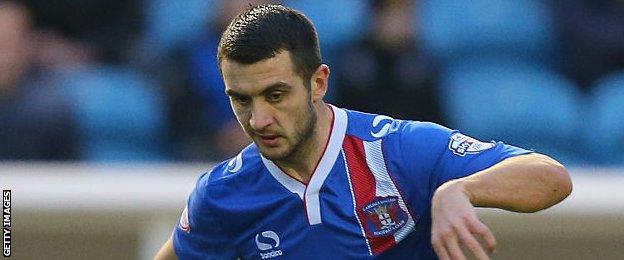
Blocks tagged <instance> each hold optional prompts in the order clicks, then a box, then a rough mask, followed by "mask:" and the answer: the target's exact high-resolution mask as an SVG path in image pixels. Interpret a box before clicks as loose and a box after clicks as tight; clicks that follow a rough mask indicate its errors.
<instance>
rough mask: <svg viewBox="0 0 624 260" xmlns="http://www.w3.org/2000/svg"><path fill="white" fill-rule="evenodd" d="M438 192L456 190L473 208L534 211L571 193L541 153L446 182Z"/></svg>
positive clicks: (556, 166) (566, 179)
mask: <svg viewBox="0 0 624 260" xmlns="http://www.w3.org/2000/svg"><path fill="white" fill-rule="evenodd" d="M451 186H453V187H451ZM440 189H459V190H461V191H463V192H464V193H465V194H466V196H467V197H468V199H469V200H470V202H471V203H472V205H474V206H476V207H492V208H501V209H505V210H510V211H516V212H535V211H539V210H542V209H545V208H548V207H550V206H553V205H555V204H557V203H558V202H560V201H562V200H563V199H565V198H566V197H567V196H568V195H569V194H570V192H571V191H572V182H571V180H570V176H569V174H568V172H567V171H566V169H565V168H564V167H563V166H562V165H561V164H560V163H558V162H557V161H555V160H553V159H551V158H550V157H547V156H544V155H541V154H528V155H521V156H516V157H512V158H509V159H506V160H504V161H502V162H500V163H498V164H496V165H494V166H492V167H490V168H488V169H485V170H483V171H480V172H478V173H475V174H473V175H470V176H467V177H464V178H461V179H457V180H453V181H450V182H447V183H445V184H444V185H442V186H441V187H440Z"/></svg>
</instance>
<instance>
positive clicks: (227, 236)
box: [173, 106, 530, 259]
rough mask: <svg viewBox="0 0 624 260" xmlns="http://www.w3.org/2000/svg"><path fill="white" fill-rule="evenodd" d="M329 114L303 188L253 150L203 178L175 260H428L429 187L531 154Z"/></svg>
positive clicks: (380, 120) (383, 120)
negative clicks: (325, 132) (329, 124)
mask: <svg viewBox="0 0 624 260" xmlns="http://www.w3.org/2000/svg"><path fill="white" fill-rule="evenodd" d="M331 108H332V111H333V113H334V117H333V118H334V119H333V122H332V129H331V134H330V137H329V141H328V143H327V147H326V149H325V152H324V154H323V156H322V157H321V160H320V161H319V163H318V166H317V167H316V169H315V171H314V174H313V175H312V177H311V179H310V181H309V183H307V184H304V183H301V182H299V181H297V180H296V179H294V178H292V177H290V176H289V175H288V174H286V173H284V172H283V171H282V170H281V169H280V168H279V167H278V166H277V165H275V164H274V163H273V162H272V161H270V160H268V159H266V158H264V157H263V156H262V155H261V154H260V153H259V151H258V148H257V147H256V146H255V145H253V144H252V145H250V146H248V147H247V148H245V149H244V150H243V151H241V152H240V154H238V155H237V156H236V157H235V158H233V159H231V160H229V161H225V162H222V163H221V164H219V165H217V166H216V167H214V169H213V170H212V171H210V172H208V173H205V174H204V175H202V176H201V177H200V178H199V180H198V181H197V185H196V187H195V189H194V190H193V192H192V193H191V195H190V197H189V200H188V204H187V207H186V208H185V209H184V211H183V213H182V217H181V218H180V223H179V224H178V225H177V226H176V228H175V231H174V235H173V243H174V249H175V252H176V254H177V256H178V257H179V258H181V259H236V258H242V259H272V258H284V259H367V258H379V259H385V258H387V259H436V258H437V257H436V255H435V253H434V251H433V249H432V247H431V242H430V237H431V234H430V233H431V213H430V211H431V198H432V196H433V193H434V191H435V190H436V188H438V187H439V186H440V185H441V184H443V183H444V182H446V181H449V180H451V179H456V178H461V177H464V176H467V175H470V174H473V173H475V172H478V171H480V170H483V169H485V168H488V167H490V166H492V165H494V164H496V163H498V162H500V161H502V160H503V159H505V158H508V157H511V156H515V155H520V154H526V153H529V152H530V151H527V150H524V149H520V148H517V147H513V146H510V145H506V144H503V143H501V142H481V141H478V140H476V139H473V138H470V137H468V136H466V135H463V134H461V133H459V132H457V131H453V130H450V129H448V128H445V127H442V126H440V125H437V124H434V123H428V122H416V121H406V120H395V119H392V118H390V117H388V116H383V115H373V114H366V113H361V112H356V111H350V110H345V109H340V108H336V107H333V106H331Z"/></svg>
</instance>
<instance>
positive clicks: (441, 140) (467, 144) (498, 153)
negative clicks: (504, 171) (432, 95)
mask: <svg viewBox="0 0 624 260" xmlns="http://www.w3.org/2000/svg"><path fill="white" fill-rule="evenodd" d="M400 135H401V137H400V147H401V148H400V149H401V154H402V162H403V164H404V168H406V169H407V171H409V172H410V173H408V174H411V173H412V172H416V173H418V175H419V176H420V177H421V181H422V177H423V176H424V177H425V178H426V179H427V180H428V186H429V191H430V192H433V191H435V189H437V187H439V186H440V185H442V184H444V183H445V182H447V181H449V180H452V179H457V178H461V177H465V176H468V175H471V174H473V173H475V172H478V171H481V170H483V169H486V168H488V167H491V166H493V165H495V164H496V163H498V162H500V161H502V160H504V159H506V158H509V157H512V156H515V155H520V154H526V153H530V151H527V150H524V149H521V148H518V147H514V146H510V145H506V144H504V143H502V142H494V141H492V142H481V141H479V140H476V139H474V138H471V137H468V136H466V135H463V134H461V133H459V132H457V131H454V130H451V129H448V128H446V127H443V126H440V125H437V124H433V123H419V122H407V123H406V124H405V125H404V127H403V128H402V130H401V133H400Z"/></svg>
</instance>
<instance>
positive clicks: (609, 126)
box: [583, 71, 624, 165]
mask: <svg viewBox="0 0 624 260" xmlns="http://www.w3.org/2000/svg"><path fill="white" fill-rule="evenodd" d="M589 111H590V113H591V117H588V121H587V122H585V123H584V124H583V125H584V127H585V137H586V138H585V143H586V146H587V148H588V150H589V151H590V152H591V154H592V156H593V157H594V159H595V160H596V161H598V162H601V163H607V164H618V165H624V71H620V72H617V73H613V74H611V75H608V76H605V77H604V78H603V79H601V80H599V81H598V83H597V84H596V85H595V87H594V91H593V92H592V100H591V107H590V109H589Z"/></svg>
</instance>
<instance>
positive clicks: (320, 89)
mask: <svg viewBox="0 0 624 260" xmlns="http://www.w3.org/2000/svg"><path fill="white" fill-rule="evenodd" d="M328 85H329V66H327V65H326V64H321V65H320V66H318V68H316V71H315V72H314V73H313V74H312V77H311V78H310V86H311V87H310V91H311V95H310V96H311V98H312V102H313V103H315V102H318V101H321V100H323V97H325V93H327V88H328Z"/></svg>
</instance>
